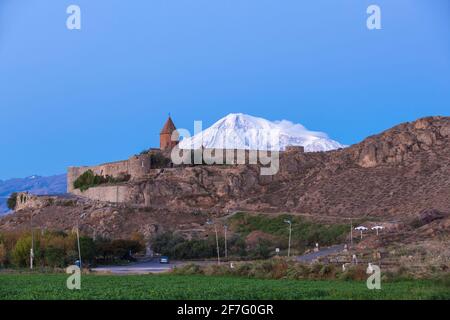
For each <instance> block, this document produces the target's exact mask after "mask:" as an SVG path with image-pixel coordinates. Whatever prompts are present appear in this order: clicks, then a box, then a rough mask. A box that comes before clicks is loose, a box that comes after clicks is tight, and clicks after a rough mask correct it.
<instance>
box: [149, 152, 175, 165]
mask: <svg viewBox="0 0 450 320" xmlns="http://www.w3.org/2000/svg"><path fill="white" fill-rule="evenodd" d="M170 162H171V161H170V159H169V158H166V157H165V156H163V155H162V154H161V153H152V154H150V165H151V167H152V168H167V166H169V164H170Z"/></svg>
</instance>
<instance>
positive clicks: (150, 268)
mask: <svg viewBox="0 0 450 320" xmlns="http://www.w3.org/2000/svg"><path fill="white" fill-rule="evenodd" d="M343 250H344V245H343V244H339V245H335V246H331V247H328V248H323V249H322V250H320V251H319V252H312V253H309V254H305V255H303V256H299V257H296V259H297V261H298V262H305V263H310V262H313V261H314V260H316V259H318V258H322V257H326V256H328V255H331V254H335V253H338V252H341V251H343ZM190 262H193V263H196V264H200V265H206V264H215V263H216V262H215V261H214V260H209V261H174V262H171V263H170V264H161V263H159V260H158V259H153V260H151V261H146V262H136V263H132V264H129V265H125V266H103V267H98V268H93V269H92V271H94V272H108V273H114V274H145V273H161V272H167V271H170V270H172V269H173V268H174V267H175V266H182V265H184V264H187V263H190Z"/></svg>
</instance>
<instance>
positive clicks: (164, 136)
mask: <svg viewBox="0 0 450 320" xmlns="http://www.w3.org/2000/svg"><path fill="white" fill-rule="evenodd" d="M175 130H177V128H175V125H174V124H173V121H172V118H171V117H170V116H169V118H168V119H167V121H166V123H165V124H164V127H163V128H162V130H161V132H160V134H159V148H160V149H161V150H163V151H164V150H170V149H172V148H173V147H175V146H176V145H177V144H178V138H177V139H176V140H175V141H172V133H173V132H174V131H175Z"/></svg>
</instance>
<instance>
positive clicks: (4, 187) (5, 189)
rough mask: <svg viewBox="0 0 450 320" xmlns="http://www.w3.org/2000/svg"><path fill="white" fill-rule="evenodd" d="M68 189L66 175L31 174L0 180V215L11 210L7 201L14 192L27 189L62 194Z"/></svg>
mask: <svg viewBox="0 0 450 320" xmlns="http://www.w3.org/2000/svg"><path fill="white" fill-rule="evenodd" d="M66 190H67V183H66V175H65V174H61V175H55V176H50V177H41V176H30V177H26V178H17V179H9V180H4V181H2V180H0V215H2V214H4V213H6V212H8V211H9V209H8V207H7V206H6V201H7V199H8V197H9V195H10V194H11V193H13V192H23V191H27V192H30V193H33V194H39V195H44V194H61V193H65V192H66Z"/></svg>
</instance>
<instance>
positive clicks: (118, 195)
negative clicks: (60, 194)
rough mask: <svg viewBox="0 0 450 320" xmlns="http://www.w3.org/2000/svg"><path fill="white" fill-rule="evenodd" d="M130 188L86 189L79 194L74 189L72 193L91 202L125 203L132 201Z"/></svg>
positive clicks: (105, 187) (101, 187) (122, 186)
mask: <svg viewBox="0 0 450 320" xmlns="http://www.w3.org/2000/svg"><path fill="white" fill-rule="evenodd" d="M131 191H132V188H131V187H129V186H128V185H114V186H98V187H92V188H89V189H87V190H86V191H83V192H81V191H80V190H78V189H76V190H74V191H73V192H72V193H73V194H75V195H77V196H80V197H84V198H88V199H91V200H98V201H104V202H112V203H127V202H130V201H131V199H132V192H131Z"/></svg>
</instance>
